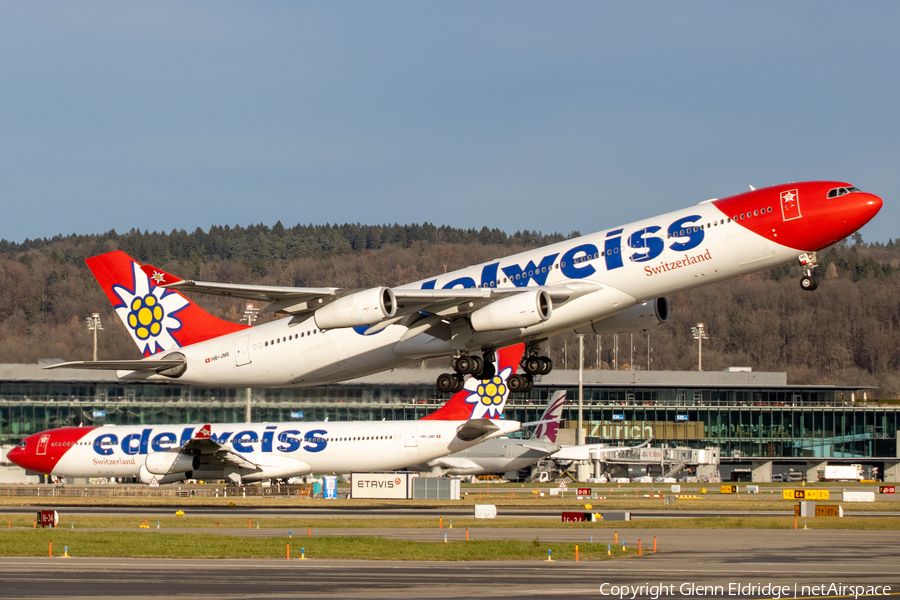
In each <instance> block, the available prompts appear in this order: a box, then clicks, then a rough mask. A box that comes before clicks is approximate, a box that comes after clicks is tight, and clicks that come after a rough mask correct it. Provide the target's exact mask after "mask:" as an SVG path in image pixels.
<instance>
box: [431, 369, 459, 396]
mask: <svg viewBox="0 0 900 600" xmlns="http://www.w3.org/2000/svg"><path fill="white" fill-rule="evenodd" d="M462 382H463V378H462V377H460V376H459V375H457V374H456V373H441V374H440V375H438V378H437V382H436V385H437V389H438V390H440V391H441V392H457V391H459V390H457V389H456V386H457V385H459V389H462Z"/></svg>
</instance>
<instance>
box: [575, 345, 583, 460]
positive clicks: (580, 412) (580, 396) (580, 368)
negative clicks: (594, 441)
mask: <svg viewBox="0 0 900 600" xmlns="http://www.w3.org/2000/svg"><path fill="white" fill-rule="evenodd" d="M583 413H584V334H583V333H579V334H578V436H577V438H576V439H575V443H576V444H577V445H579V446H583V445H584V416H583Z"/></svg>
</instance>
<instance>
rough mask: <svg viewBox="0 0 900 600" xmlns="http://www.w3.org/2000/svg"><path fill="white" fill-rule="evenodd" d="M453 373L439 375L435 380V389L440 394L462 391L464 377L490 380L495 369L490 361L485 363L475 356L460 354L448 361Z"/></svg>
mask: <svg viewBox="0 0 900 600" xmlns="http://www.w3.org/2000/svg"><path fill="white" fill-rule="evenodd" d="M450 366H451V367H453V370H454V371H455V372H454V373H441V374H440V375H439V376H438V378H437V388H438V390H440V391H441V392H453V393H454V394H455V393H456V392H458V391H460V390H462V389H463V384H464V383H465V378H466V375H472V376H473V377H477V378H478V379H490V378H491V377H493V376H494V375H495V374H496V372H497V369H496V368H495V367H494V363H492V362H491V361H490V360H488V361H485V360H484V359H483V358H481V357H480V356H477V355H470V354H461V355H460V356H457V357H456V358H454V359H453V360H451V361H450Z"/></svg>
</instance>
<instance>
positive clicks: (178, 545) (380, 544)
mask: <svg viewBox="0 0 900 600" xmlns="http://www.w3.org/2000/svg"><path fill="white" fill-rule="evenodd" d="M50 542H52V543H53V545H52V547H53V556H57V557H58V556H62V555H63V552H64V549H65V548H66V547H68V555H69V556H97V557H118V558H272V559H282V560H284V559H285V558H286V556H287V545H288V544H290V552H291V558H292V559H297V558H299V557H300V549H301V548H304V549H305V554H306V557H307V558H309V559H316V558H337V559H366V560H410V561H413V560H417V561H427V560H440V561H454V560H480V561H484V560H546V559H547V550H551V551H552V556H553V559H554V560H557V559H559V560H570V559H574V558H575V544H572V543H545V542H541V541H540V540H539V539H535V540H533V541H521V540H502V541H490V540H473V541H471V542H448V543H444V542H417V541H410V540H391V539H384V538H376V537H319V538H306V539H297V538H294V539H288V538H287V536H285V537H277V538H246V537H237V536H227V535H226V536H214V537H210V536H199V535H196V534H178V533H164V532H156V531H153V532H86V531H83V532H80V531H67V530H60V529H57V530H36V531H21V530H19V531H10V532H2V533H0V556H48V555H49V549H50ZM578 547H579V558H580V560H607V559H612V558H623V557H627V556H635V555H636V554H637V548H632V547H627V548H626V549H625V550H623V549H622V547H621V545H620V546H613V547H612V548H611V551H612V554H611V555H607V544H605V543H593V544H592V543H581V544H578ZM644 553H645V554H649V552H648V551H647V549H644Z"/></svg>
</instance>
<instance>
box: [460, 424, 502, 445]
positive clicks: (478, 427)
mask: <svg viewBox="0 0 900 600" xmlns="http://www.w3.org/2000/svg"><path fill="white" fill-rule="evenodd" d="M499 429H500V427H499V426H498V425H497V424H496V423H495V422H493V421H492V420H491V419H469V420H468V421H466V422H465V423H464V424H462V425H460V426H459V429H457V430H456V437H458V438H459V439H461V440H462V441H464V442H471V441H472V440H477V439H478V438H480V437H484V436H486V435H490V434H492V433H494V432H496V431H498V430H499Z"/></svg>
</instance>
